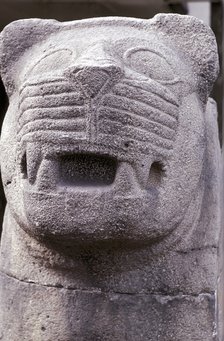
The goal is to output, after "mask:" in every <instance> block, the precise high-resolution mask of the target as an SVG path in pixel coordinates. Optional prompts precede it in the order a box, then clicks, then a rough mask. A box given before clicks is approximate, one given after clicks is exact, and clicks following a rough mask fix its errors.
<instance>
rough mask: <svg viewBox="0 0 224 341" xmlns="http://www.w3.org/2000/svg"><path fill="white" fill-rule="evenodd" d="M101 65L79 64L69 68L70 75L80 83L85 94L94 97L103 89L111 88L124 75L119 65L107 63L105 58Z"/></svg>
mask: <svg viewBox="0 0 224 341" xmlns="http://www.w3.org/2000/svg"><path fill="white" fill-rule="evenodd" d="M98 64H100V65H95V64H94V65H89V63H88V64H87V63H85V64H83V65H77V66H75V67H73V68H70V70H69V77H70V78H73V80H76V81H78V82H79V83H80V85H81V87H82V90H83V91H84V93H85V95H86V96H88V97H91V98H94V97H95V96H96V95H97V94H99V93H100V92H101V91H103V90H107V89H109V88H110V87H111V86H113V84H115V83H116V82H117V81H118V80H119V79H120V78H121V76H122V70H121V68H120V67H119V66H116V65H113V64H106V63H105V61H104V60H102V61H101V62H98Z"/></svg>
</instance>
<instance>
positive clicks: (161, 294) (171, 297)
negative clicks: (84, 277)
mask: <svg viewBox="0 0 224 341" xmlns="http://www.w3.org/2000/svg"><path fill="white" fill-rule="evenodd" d="M0 274H2V275H3V276H6V277H8V278H10V279H13V280H15V281H18V282H22V283H24V284H27V285H29V284H31V285H36V286H40V287H46V288H56V289H63V290H68V291H74V292H84V293H93V294H114V295H130V296H152V297H154V298H156V299H158V300H160V299H161V298H162V299H163V300H166V301H170V300H174V299H181V298H189V297H190V298H200V297H212V296H214V295H215V292H214V291H211V292H206V291H205V292H199V293H183V292H180V293H175V294H171V293H164V292H159V291H157V292H146V291H142V292H122V291H113V290H101V289H99V288H98V289H97V288H95V289H91V290H89V289H84V288H75V287H64V286H63V285H61V284H57V283H56V284H55V285H53V284H43V283H36V282H33V281H28V280H24V279H18V278H16V277H14V276H12V275H9V274H7V273H5V272H2V271H0Z"/></svg>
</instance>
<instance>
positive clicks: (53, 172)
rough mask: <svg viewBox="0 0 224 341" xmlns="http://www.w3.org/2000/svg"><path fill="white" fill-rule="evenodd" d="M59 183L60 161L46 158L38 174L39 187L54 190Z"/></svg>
mask: <svg viewBox="0 0 224 341" xmlns="http://www.w3.org/2000/svg"><path fill="white" fill-rule="evenodd" d="M57 183H58V161H57V160H53V159H48V158H44V159H43V161H42V162H41V165H40V168H39V171H38V176H37V189H38V190H43V191H44V190H53V189H55V188H56V186H57Z"/></svg>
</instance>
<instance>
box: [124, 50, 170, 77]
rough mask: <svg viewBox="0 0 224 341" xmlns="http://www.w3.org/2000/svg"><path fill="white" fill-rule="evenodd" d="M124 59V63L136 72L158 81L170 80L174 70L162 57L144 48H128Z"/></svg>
mask: <svg viewBox="0 0 224 341" xmlns="http://www.w3.org/2000/svg"><path fill="white" fill-rule="evenodd" d="M124 59H125V62H126V64H128V66H129V67H130V68H131V69H132V70H134V71H137V72H138V73H141V74H143V75H145V76H146V77H149V78H152V79H154V80H158V81H164V82H167V81H172V80H174V79H175V75H174V71H173V69H172V67H171V66H170V64H169V63H168V62H167V61H166V60H165V58H164V57H162V56H161V55H159V54H157V53H156V52H154V51H151V50H148V49H146V48H134V49H130V50H128V51H127V52H126V53H125V55H124Z"/></svg>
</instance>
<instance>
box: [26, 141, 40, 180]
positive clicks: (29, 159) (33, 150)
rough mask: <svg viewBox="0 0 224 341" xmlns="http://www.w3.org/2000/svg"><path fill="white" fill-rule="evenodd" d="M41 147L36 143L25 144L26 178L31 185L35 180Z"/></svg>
mask: <svg viewBox="0 0 224 341" xmlns="http://www.w3.org/2000/svg"><path fill="white" fill-rule="evenodd" d="M41 159H42V155H41V147H40V145H39V144H37V143H28V144H27V146H26V167H27V178H28V181H29V183H30V184H31V185H33V184H34V183H35V181H36V177H37V172H38V169H39V166H40V163H41Z"/></svg>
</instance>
